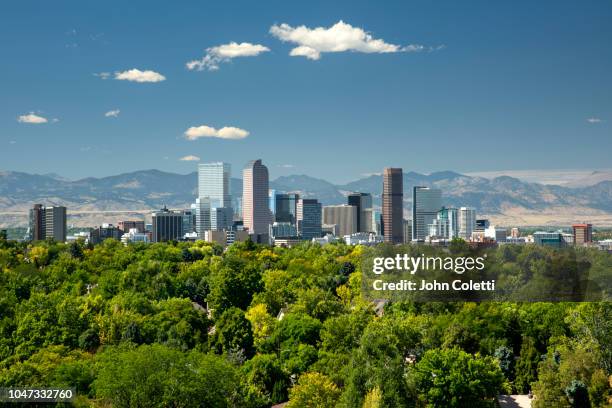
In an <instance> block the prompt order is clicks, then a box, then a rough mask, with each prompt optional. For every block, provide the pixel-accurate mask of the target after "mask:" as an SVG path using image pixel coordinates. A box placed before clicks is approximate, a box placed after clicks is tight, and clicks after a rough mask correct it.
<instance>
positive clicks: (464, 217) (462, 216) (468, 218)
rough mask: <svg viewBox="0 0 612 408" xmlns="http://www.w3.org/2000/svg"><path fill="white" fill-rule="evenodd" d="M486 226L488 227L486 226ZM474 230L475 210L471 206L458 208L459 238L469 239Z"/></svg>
mask: <svg viewBox="0 0 612 408" xmlns="http://www.w3.org/2000/svg"><path fill="white" fill-rule="evenodd" d="M487 228H488V227H487ZM475 230H476V210H475V209H473V208H471V207H461V208H459V238H463V239H464V240H466V241H467V240H470V239H471V238H472V232H474V231H475Z"/></svg>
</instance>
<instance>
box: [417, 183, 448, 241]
mask: <svg viewBox="0 0 612 408" xmlns="http://www.w3.org/2000/svg"><path fill="white" fill-rule="evenodd" d="M441 208H442V191H440V190H438V189H435V188H430V187H422V186H415V187H414V188H413V189H412V240H413V241H422V240H424V239H425V238H426V237H427V235H428V234H429V225H430V224H433V221H434V219H436V216H437V214H438V211H440V209H441Z"/></svg>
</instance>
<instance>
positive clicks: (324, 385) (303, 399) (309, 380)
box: [287, 372, 340, 408]
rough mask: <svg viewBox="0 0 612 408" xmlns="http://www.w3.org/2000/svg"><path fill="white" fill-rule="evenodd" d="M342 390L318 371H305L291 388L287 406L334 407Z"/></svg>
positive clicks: (297, 407)
mask: <svg viewBox="0 0 612 408" xmlns="http://www.w3.org/2000/svg"><path fill="white" fill-rule="evenodd" d="M339 398H340V390H339V389H338V387H337V386H336V384H334V383H333V382H332V381H331V380H330V379H329V378H327V377H326V376H324V375H323V374H320V373H317V372H311V373H305V374H302V375H301V376H300V379H299V380H298V383H297V384H296V385H295V386H294V387H293V388H291V389H290V390H289V404H288V405H287V408H334V407H335V406H336V403H337V402H338V399H339Z"/></svg>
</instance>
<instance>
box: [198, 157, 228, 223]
mask: <svg viewBox="0 0 612 408" xmlns="http://www.w3.org/2000/svg"><path fill="white" fill-rule="evenodd" d="M230 178H231V166H230V164H229V163H223V162H213V163H201V164H199V165H198V198H200V199H204V198H205V199H208V201H209V205H210V213H209V215H208V216H209V217H211V219H210V220H208V221H204V220H202V221H201V223H200V225H207V226H208V229H211V230H224V229H229V228H230V227H231V224H232V220H233V214H234V211H233V209H232V197H231V195H230ZM197 205H198V204H197V203H196V207H197ZM213 215H216V216H213ZM213 218H214V219H213ZM213 221H214V222H213ZM196 223H197V221H196ZM198 232H199V231H198Z"/></svg>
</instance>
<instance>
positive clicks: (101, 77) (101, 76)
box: [93, 72, 111, 79]
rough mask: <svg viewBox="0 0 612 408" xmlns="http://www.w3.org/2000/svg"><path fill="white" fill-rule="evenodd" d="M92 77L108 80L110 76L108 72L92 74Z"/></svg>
mask: <svg viewBox="0 0 612 408" xmlns="http://www.w3.org/2000/svg"><path fill="white" fill-rule="evenodd" d="M93 76H95V77H98V78H100V79H108V78H110V76H111V73H110V72H94V74H93Z"/></svg>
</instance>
